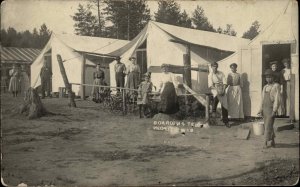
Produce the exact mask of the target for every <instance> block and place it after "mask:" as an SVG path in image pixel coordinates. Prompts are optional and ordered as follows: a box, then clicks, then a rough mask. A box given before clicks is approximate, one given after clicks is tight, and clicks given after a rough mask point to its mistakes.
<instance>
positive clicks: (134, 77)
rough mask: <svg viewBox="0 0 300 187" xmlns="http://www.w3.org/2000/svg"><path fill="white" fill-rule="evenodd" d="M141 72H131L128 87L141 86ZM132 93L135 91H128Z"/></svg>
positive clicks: (135, 87)
mask: <svg viewBox="0 0 300 187" xmlns="http://www.w3.org/2000/svg"><path fill="white" fill-rule="evenodd" d="M139 79H140V77H139V73H138V72H130V73H129V74H128V76H127V82H126V86H125V87H126V88H130V89H137V88H138V86H139ZM128 93H129V94H130V95H132V94H133V93H134V91H130V90H129V91H128Z"/></svg>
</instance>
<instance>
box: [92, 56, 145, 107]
mask: <svg viewBox="0 0 300 187" xmlns="http://www.w3.org/2000/svg"><path fill="white" fill-rule="evenodd" d="M115 60H116V61H117V63H116V64H115V67H114V71H115V80H116V86H117V87H118V89H117V94H120V93H121V92H120V88H124V87H125V88H128V89H129V91H128V93H130V94H131V93H135V92H134V91H130V89H137V88H138V86H139V84H140V74H141V70H140V67H139V65H138V64H137V63H136V58H135V57H130V58H129V60H130V61H131V64H129V65H128V66H127V67H126V65H125V64H124V63H122V62H121V58H120V57H116V58H115ZM126 75H127V81H126V85H125V77H126ZM93 78H94V82H93V85H94V86H93V88H92V95H93V98H94V100H95V101H101V98H100V97H101V96H100V94H99V93H100V92H101V91H103V90H105V89H103V88H100V87H98V86H95V85H107V83H106V82H105V73H104V71H103V70H102V69H101V65H100V64H97V66H96V71H95V72H94V74H93Z"/></svg>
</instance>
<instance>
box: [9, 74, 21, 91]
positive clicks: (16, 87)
mask: <svg viewBox="0 0 300 187" xmlns="http://www.w3.org/2000/svg"><path fill="white" fill-rule="evenodd" d="M8 90H9V91H10V92H19V91H20V82H19V79H18V77H11V78H10V81H9V87H8Z"/></svg>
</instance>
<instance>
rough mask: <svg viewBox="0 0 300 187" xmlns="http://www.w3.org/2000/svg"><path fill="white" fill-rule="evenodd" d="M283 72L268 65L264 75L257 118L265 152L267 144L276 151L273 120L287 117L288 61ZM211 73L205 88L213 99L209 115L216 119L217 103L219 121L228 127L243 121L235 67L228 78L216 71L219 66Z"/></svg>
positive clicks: (285, 61) (241, 83)
mask: <svg viewBox="0 0 300 187" xmlns="http://www.w3.org/2000/svg"><path fill="white" fill-rule="evenodd" d="M282 64H283V65H284V68H283V69H282V70H281V71H279V70H278V62H277V61H272V62H270V69H267V70H266V71H265V72H264V78H265V81H266V85H265V86H264V87H263V90H262V99H261V105H260V110H259V112H258V116H263V118H264V127H265V133H264V134H265V141H264V146H263V147H264V148H268V143H270V144H271V146H272V147H275V133H274V128H273V126H274V120H275V117H276V116H288V115H290V87H291V83H290V80H291V69H290V62H289V59H287V58H285V59H283V60H282ZM211 69H212V72H211V73H210V74H209V76H208V86H209V88H210V90H211V93H212V95H213V104H212V112H213V116H215V113H216V108H217V105H218V102H220V103H221V107H222V121H223V122H224V124H225V125H226V126H227V127H230V124H229V119H228V117H230V118H233V119H236V118H237V119H243V118H244V113H243V100H242V90H241V88H242V87H243V81H242V79H241V75H240V74H239V73H237V64H235V63H233V64H231V65H230V69H231V73H229V74H228V75H227V76H225V75H224V73H222V72H221V71H219V70H218V64H217V63H212V64H211Z"/></svg>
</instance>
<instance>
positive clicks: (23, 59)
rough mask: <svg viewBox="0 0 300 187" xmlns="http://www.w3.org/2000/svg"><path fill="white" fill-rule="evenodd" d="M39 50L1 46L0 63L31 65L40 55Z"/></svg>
mask: <svg viewBox="0 0 300 187" xmlns="http://www.w3.org/2000/svg"><path fill="white" fill-rule="evenodd" d="M40 52H41V50H40V49H34V48H18V47H2V46H1V63H24V64H31V63H32V62H33V61H34V60H35V59H36V57H37V56H38V55H39V54H40Z"/></svg>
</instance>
